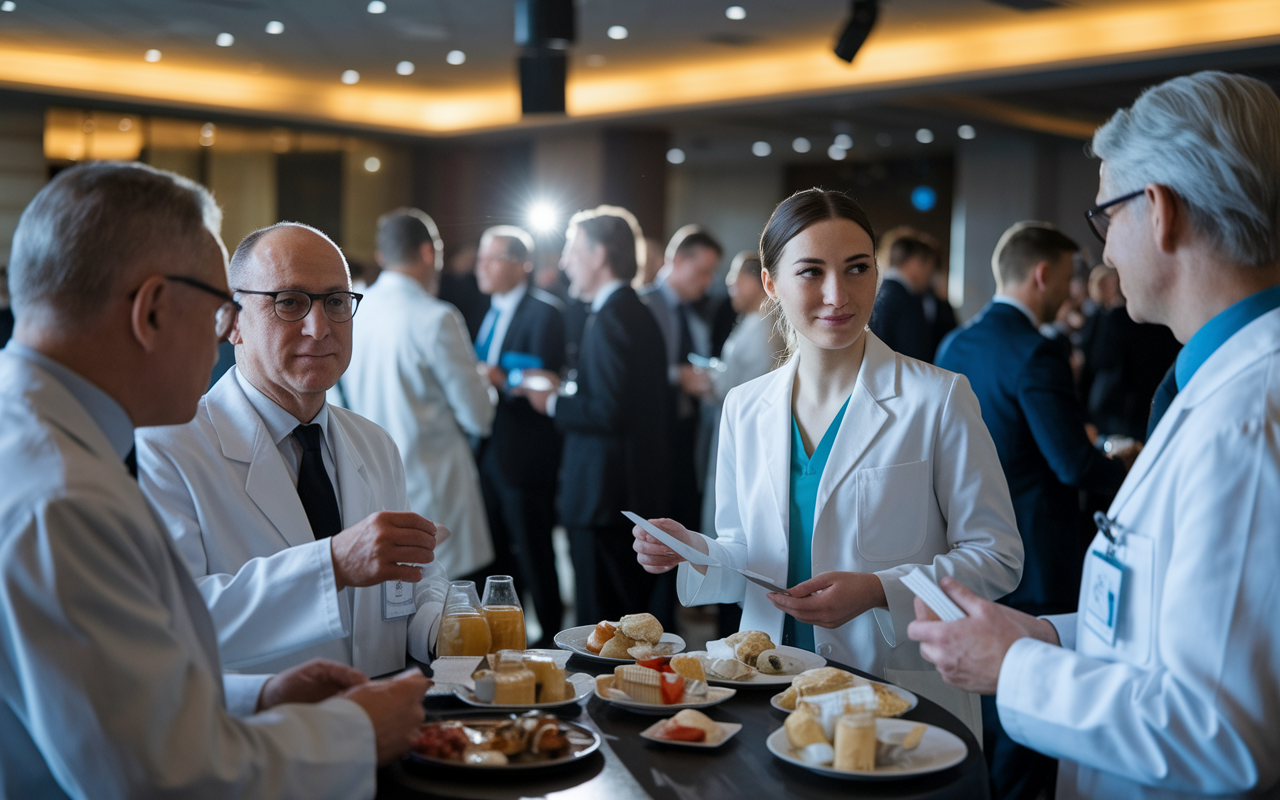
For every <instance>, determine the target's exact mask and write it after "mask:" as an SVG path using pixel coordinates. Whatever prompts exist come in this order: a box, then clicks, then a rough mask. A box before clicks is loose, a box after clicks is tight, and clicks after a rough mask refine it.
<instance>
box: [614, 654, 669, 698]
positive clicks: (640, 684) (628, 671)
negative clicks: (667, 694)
mask: <svg viewBox="0 0 1280 800" xmlns="http://www.w3.org/2000/svg"><path fill="white" fill-rule="evenodd" d="M613 687H614V688H615V689H619V690H621V691H623V692H625V693H626V695H627V696H628V697H630V698H631V699H632V700H635V701H636V702H637V703H649V704H650V705H655V706H660V705H663V702H662V673H660V672H658V671H657V670H656V669H649V668H648V667H641V666H637V665H635V664H624V665H622V666H618V667H614V669H613Z"/></svg>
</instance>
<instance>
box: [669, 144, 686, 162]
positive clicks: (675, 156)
mask: <svg viewBox="0 0 1280 800" xmlns="http://www.w3.org/2000/svg"><path fill="white" fill-rule="evenodd" d="M667 163H668V164H683V163H684V151H683V150H681V149H680V148H679V147H673V148H671V149H670V150H668V151H667Z"/></svg>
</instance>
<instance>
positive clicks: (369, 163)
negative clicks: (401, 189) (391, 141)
mask: <svg viewBox="0 0 1280 800" xmlns="http://www.w3.org/2000/svg"><path fill="white" fill-rule="evenodd" d="M380 169H382V162H381V161H380V160H378V157H377V156H369V157H368V158H366V159H365V160H364V171H365V172H377V171H378V170H380Z"/></svg>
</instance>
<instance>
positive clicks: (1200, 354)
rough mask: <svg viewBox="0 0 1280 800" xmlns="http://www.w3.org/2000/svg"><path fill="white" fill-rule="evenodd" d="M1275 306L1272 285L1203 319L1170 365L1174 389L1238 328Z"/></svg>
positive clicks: (1278, 300)
mask: <svg viewBox="0 0 1280 800" xmlns="http://www.w3.org/2000/svg"><path fill="white" fill-rule="evenodd" d="M1277 308H1280V286H1272V287H1271V288H1270V289H1263V290H1262V291H1260V292H1258V293H1257V294H1253V295H1250V296H1249V297H1246V298H1245V299H1243V300H1241V301H1240V302H1238V303H1236V304H1235V305H1233V306H1230V307H1229V308H1227V309H1226V310H1225V311H1222V312H1220V313H1219V314H1218V315H1217V316H1216V317H1214V318H1213V319H1211V320H1209V321H1208V322H1206V323H1205V324H1204V325H1203V326H1202V327H1201V328H1200V330H1198V331H1196V332H1195V335H1194V336H1192V337H1191V341H1189V342H1187V344H1186V345H1185V346H1184V347H1183V348H1182V350H1181V351H1180V352H1179V353H1178V360H1177V361H1176V362H1175V367H1174V377H1175V378H1176V379H1177V381H1178V391H1182V390H1183V389H1185V388H1187V384H1188V383H1189V382H1190V381H1191V377H1192V376H1193V375H1195V374H1196V370H1198V369H1200V366H1201V365H1202V364H1204V362H1206V361H1208V360H1209V356H1211V355H1213V354H1214V353H1215V352H1216V351H1217V349H1218V348H1219V347H1221V346H1222V345H1223V344H1225V343H1226V341H1227V340H1228V339H1230V338H1231V337H1232V336H1234V335H1235V334H1236V333H1237V332H1239V331H1240V329H1241V328H1243V327H1244V326H1246V325H1248V324H1249V323H1250V322H1253V321H1254V320H1255V319H1257V318H1258V317H1260V316H1262V315H1263V314H1265V313H1267V312H1268V311H1273V310H1275V309H1277Z"/></svg>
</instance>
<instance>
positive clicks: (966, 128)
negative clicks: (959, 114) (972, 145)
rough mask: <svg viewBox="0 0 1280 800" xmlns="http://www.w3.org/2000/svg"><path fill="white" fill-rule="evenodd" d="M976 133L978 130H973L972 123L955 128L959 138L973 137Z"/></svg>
mask: <svg viewBox="0 0 1280 800" xmlns="http://www.w3.org/2000/svg"><path fill="white" fill-rule="evenodd" d="M977 135H978V132H977V131H976V130H974V128H973V126H972V125H961V126H960V127H959V128H956V136H959V137H960V138H961V139H973V138H976V137H977Z"/></svg>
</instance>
